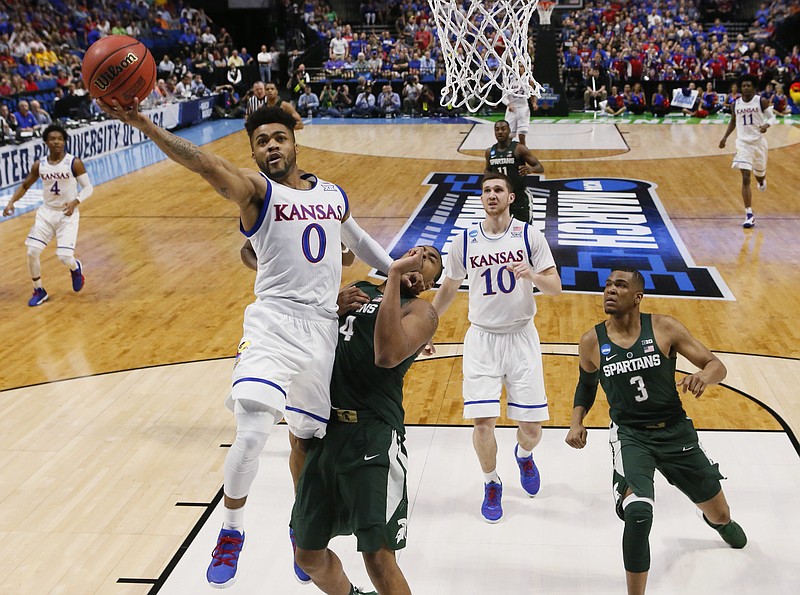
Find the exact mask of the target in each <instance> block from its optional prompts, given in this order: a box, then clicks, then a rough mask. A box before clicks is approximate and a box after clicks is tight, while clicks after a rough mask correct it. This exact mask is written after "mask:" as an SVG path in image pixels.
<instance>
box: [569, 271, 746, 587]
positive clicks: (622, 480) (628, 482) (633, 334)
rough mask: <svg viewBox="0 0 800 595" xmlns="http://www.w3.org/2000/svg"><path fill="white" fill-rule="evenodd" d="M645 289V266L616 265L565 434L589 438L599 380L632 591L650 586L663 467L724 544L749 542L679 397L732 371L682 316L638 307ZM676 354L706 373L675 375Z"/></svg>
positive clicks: (578, 443) (585, 352)
mask: <svg viewBox="0 0 800 595" xmlns="http://www.w3.org/2000/svg"><path fill="white" fill-rule="evenodd" d="M643 297H644V278H643V277H642V275H641V273H639V272H638V271H636V270H633V269H624V268H622V269H615V270H613V271H612V273H611V275H610V276H609V278H608V280H607V281H606V287H605V291H604V292H603V306H604V310H605V312H606V314H608V315H609V318H608V320H606V321H604V322H601V323H600V324H598V325H597V326H596V327H594V328H593V329H591V330H590V331H588V332H587V333H586V334H584V335H583V337H581V342H580V345H579V347H578V353H579V355H580V380H579V381H578V386H577V388H576V389H575V401H574V409H573V411H572V421H571V423H570V430H569V433H568V434H567V439H566V441H567V444H569V445H570V446H572V447H573V448H583V447H584V446H586V439H587V432H586V428H585V427H584V425H583V419H584V417H585V416H586V414H587V413H588V411H589V409H590V408H591V407H592V404H593V403H594V399H595V395H596V393H597V384H598V381H599V383H600V385H601V386H602V387H603V391H605V393H606V397H607V399H608V405H609V414H610V417H611V426H610V435H609V440H610V443H611V451H612V455H613V460H614V489H615V492H616V496H617V514H618V515H619V516H620V518H621V519H622V520H623V521H624V522H625V530H624V532H623V536H622V557H623V560H624V563H625V570H626V581H627V586H628V595H642V594H643V593H644V592H645V586H646V584H647V573H648V570H649V569H650V546H649V535H650V528H651V526H652V523H653V505H654V503H655V491H654V488H653V476H654V473H655V470H656V469H658V470H659V471H660V472H661V474H662V475H663V476H664V477H665V478H666V479H667V481H669V482H670V483H671V484H672V485H674V486H675V487H677V488H678V489H679V490H681V491H682V492H683V493H684V494H686V495H687V496H688V497H689V499H691V501H692V502H694V503H695V504H696V505H697V507H698V508H699V509H700V510H701V511H702V513H703V518H704V519H705V521H706V523H707V524H708V525H709V526H711V527H713V528H714V529H716V530H717V532H719V534H720V536H721V537H722V539H724V540H725V542H727V543H728V544H729V545H730V546H732V547H734V548H737V549H738V548H742V547H744V546H745V545H746V543H747V537H746V536H745V534H744V531H742V528H741V527H740V526H739V525H738V524H737V523H736V522H735V521H732V520H731V516H730V508H729V507H728V503H727V501H726V500H725V494H724V493H723V491H722V487H721V485H720V479H723V477H722V475H720V472H719V467H718V465H717V464H716V463H714V462H712V461H711V459H709V458H708V456H707V455H706V454H705V452H704V451H703V448H702V446H701V445H700V442H699V440H698V436H697V432H696V431H695V429H694V425H693V424H692V422H691V420H690V419H689V418H687V417H686V413H685V412H684V410H683V406H682V405H681V399H680V394H681V393H684V394H685V393H686V391H689V392H691V393H692V394H693V395H694V396H695V397H699V396H700V395H702V394H703V392H704V391H705V389H706V387H708V386H709V385H712V384H718V383H719V382H721V381H722V380H723V379H724V378H725V375H726V373H727V370H726V369H725V366H724V365H723V364H722V362H720V361H719V359H717V357H716V356H715V355H714V354H713V353H711V351H709V350H708V348H707V347H705V346H704V345H703V344H702V343H700V342H699V341H698V340H697V339H695V338H694V337H693V336H692V335H691V334H690V333H689V331H688V330H687V329H686V327H685V326H684V325H683V324H681V323H680V322H679V321H677V320H676V319H674V318H672V317H671V316H661V315H658V314H642V313H640V312H639V304H640V303H641V301H642V298H643ZM678 354H681V355H683V356H684V357H685V358H686V359H688V360H689V361H690V362H691V363H692V364H694V365H695V366H697V368H698V369H699V371H698V372H695V373H694V374H689V375H688V376H686V377H684V378H682V379H681V380H679V381H678V382H677V383H676V382H675V361H676V358H677V355H678ZM679 391H680V393H679Z"/></svg>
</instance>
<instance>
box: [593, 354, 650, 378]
mask: <svg viewBox="0 0 800 595" xmlns="http://www.w3.org/2000/svg"><path fill="white" fill-rule="evenodd" d="M660 365H661V355H660V354H658V353H653V354H650V355H643V356H642V357H637V358H634V359H627V360H620V361H618V362H612V363H610V364H605V365H603V375H604V376H605V377H606V378H608V377H609V376H615V375H617V374H627V373H628V372H635V371H637V370H645V369H647V368H657V367H658V366H660Z"/></svg>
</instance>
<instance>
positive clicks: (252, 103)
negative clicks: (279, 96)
mask: <svg viewBox="0 0 800 595" xmlns="http://www.w3.org/2000/svg"><path fill="white" fill-rule="evenodd" d="M265 105H267V97H266V95H265V96H264V97H262V98H261V99H259V98H258V97H256V96H255V95H253V96H252V97H251V98H250V99H248V100H247V111H246V114H247V115H248V116H249V115H250V114H252V113H253V112H254V111H256V110H257V109H259V108H262V107H264V106H265Z"/></svg>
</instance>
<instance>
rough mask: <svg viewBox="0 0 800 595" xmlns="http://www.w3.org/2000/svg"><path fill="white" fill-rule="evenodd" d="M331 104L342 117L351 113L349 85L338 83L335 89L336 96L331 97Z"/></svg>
mask: <svg viewBox="0 0 800 595" xmlns="http://www.w3.org/2000/svg"><path fill="white" fill-rule="evenodd" d="M333 106H334V108H336V110H337V111H338V112H339V114H340V115H341V116H342V117H344V118H347V117H348V116H350V114H351V113H353V99H352V97H350V87H348V86H347V85H339V88H338V89H336V96H335V97H334V99H333Z"/></svg>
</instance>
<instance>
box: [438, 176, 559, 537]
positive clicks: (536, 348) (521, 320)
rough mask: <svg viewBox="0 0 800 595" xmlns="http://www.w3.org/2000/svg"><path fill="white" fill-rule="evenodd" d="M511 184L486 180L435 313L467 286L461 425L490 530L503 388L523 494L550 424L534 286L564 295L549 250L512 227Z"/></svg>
mask: <svg viewBox="0 0 800 595" xmlns="http://www.w3.org/2000/svg"><path fill="white" fill-rule="evenodd" d="M513 201H514V194H513V192H511V182H510V181H509V179H508V178H507V177H506V176H504V175H503V174H499V173H487V174H486V175H484V178H483V187H482V193H481V202H482V203H483V208H484V211H485V212H486V218H485V219H484V220H483V221H482V222H480V223H478V224H476V225H474V226H471V227H469V228H467V229H466V230H464V232H463V233H460V234H459V235H457V236H456V238H455V239H454V241H453V244H452V247H451V250H450V253H449V254H448V256H447V266H446V267H445V280H444V282H443V283H442V285H441V287H440V288H439V291H438V292H437V294H436V297H434V299H433V306H434V308H436V311H437V312H438V313H439V315H440V316H441V315H443V314H444V312H445V311H446V310H447V308H448V306H449V305H450V304H451V303H452V301H453V299H454V298H455V296H456V292H457V291H458V288H459V287H460V285H461V282H462V281H463V280H464V279H465V278H467V277H468V278H469V321H470V323H471V325H470V327H469V329H468V330H467V334H466V337H465V338H464V366H463V367H464V383H463V397H464V417H465V418H467V419H472V420H473V424H474V431H473V435H472V443H473V446H474V447H475V452H476V453H477V455H478V461H479V462H480V466H481V469H482V471H483V473H484V501H483V505H482V507H481V514H482V515H483V517H484V519H485V520H487V521H488V522H491V523H493V522H497V521H499V520H500V517H502V515H503V510H502V490H503V485H502V482H501V481H500V476H499V475H498V473H497V441H496V440H495V436H494V428H495V425H496V423H497V418H498V417H499V415H500V393H501V391H502V387H503V384H505V387H506V394H507V398H508V417H509V418H511V419H514V420H517V422H518V424H519V427H518V430H517V446H516V447H515V449H514V454H515V456H516V461H517V464H518V466H519V470H520V481H521V483H522V487H523V488H524V489H525V491H526V492H527V493H528V494H529V495H531V496H534V495H536V493H537V492H538V491H539V484H540V477H539V472H538V469H537V468H536V465H535V464H534V462H533V454H532V451H533V449H534V447H535V446H536V445H537V444H538V443H539V441H540V440H541V438H542V421H545V420H547V419H548V418H549V414H548V411H547V396H546V395H545V390H544V374H543V372H542V356H541V347H540V345H539V335H538V333H537V332H536V327H535V326H534V324H533V317H534V315H535V314H536V302H535V301H534V298H533V288H534V285H535V286H536V287H537V288H538V289H539V290H540V291H541V292H542V293H544V294H547V295H557V294H559V293H561V278H560V277H559V276H558V271H557V270H556V266H555V262H554V261H553V255H552V254H551V252H550V247H549V246H548V245H547V241H546V240H545V238H544V236H543V235H542V233H541V232H539V231H538V230H536V229H534V228H533V227H531V226H530V225H528V224H527V223H525V222H522V221H518V220H516V219H513V218H512V217H511V215H510V214H509V206H510V204H511V203H512V202H513ZM430 351H433V347H432V346H431V347H430Z"/></svg>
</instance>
